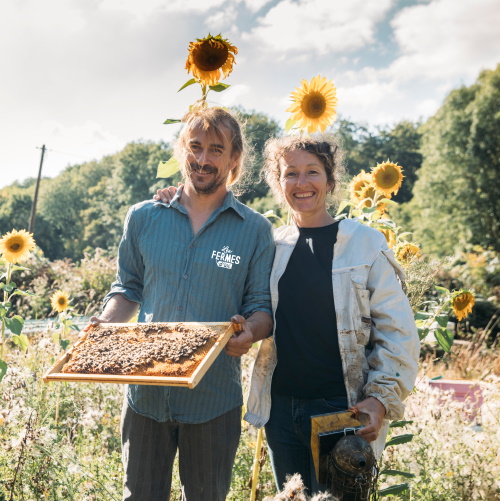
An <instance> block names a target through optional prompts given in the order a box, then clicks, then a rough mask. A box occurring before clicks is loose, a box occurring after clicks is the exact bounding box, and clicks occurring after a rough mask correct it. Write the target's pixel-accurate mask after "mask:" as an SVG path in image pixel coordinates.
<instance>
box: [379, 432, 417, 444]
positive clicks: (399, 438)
mask: <svg viewBox="0 0 500 501" xmlns="http://www.w3.org/2000/svg"><path fill="white" fill-rule="evenodd" d="M412 440H413V434H412V433H405V434H403V435H396V436H395V437H392V438H391V439H389V440H388V441H387V442H386V443H385V447H389V446H391V445H401V444H406V443H408V442H411V441H412Z"/></svg>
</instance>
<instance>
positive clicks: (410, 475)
mask: <svg viewBox="0 0 500 501" xmlns="http://www.w3.org/2000/svg"><path fill="white" fill-rule="evenodd" d="M379 475H401V476H402V477H405V478H415V474H414V473H410V472H409V471H400V470H382V471H381V472H380V473H379Z"/></svg>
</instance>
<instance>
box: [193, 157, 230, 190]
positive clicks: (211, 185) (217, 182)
mask: <svg viewBox="0 0 500 501" xmlns="http://www.w3.org/2000/svg"><path fill="white" fill-rule="evenodd" d="M188 170H189V179H190V180H191V185H192V186H193V188H194V190H195V192H196V193H198V194H200V195H210V194H212V193H215V192H216V191H217V190H218V189H219V188H220V187H221V186H222V185H223V184H224V183H225V182H226V179H227V177H226V178H224V177H222V176H220V175H218V172H219V171H218V169H217V168H216V167H213V166H211V165H203V166H201V165H200V164H198V163H196V162H192V163H190V164H189V165H188ZM197 171H198V172H203V173H208V174H215V176H214V177H213V178H212V180H211V181H209V182H206V181H204V180H200V181H199V183H200V184H197V183H196V173H197Z"/></svg>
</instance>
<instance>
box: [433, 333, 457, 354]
mask: <svg viewBox="0 0 500 501" xmlns="http://www.w3.org/2000/svg"><path fill="white" fill-rule="evenodd" d="M434 337H435V338H436V341H437V342H438V344H439V346H441V348H443V350H444V351H446V353H450V352H451V347H452V345H453V333H452V332H450V331H449V330H448V329H436V330H435V331H434Z"/></svg>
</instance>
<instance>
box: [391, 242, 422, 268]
mask: <svg viewBox="0 0 500 501" xmlns="http://www.w3.org/2000/svg"><path fill="white" fill-rule="evenodd" d="M393 251H394V254H395V256H396V259H397V260H398V261H399V262H401V263H405V262H408V261H411V260H412V259H414V258H418V257H420V247H419V246H418V245H415V244H411V243H408V242H403V243H400V244H398V245H396V246H395V247H393Z"/></svg>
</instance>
